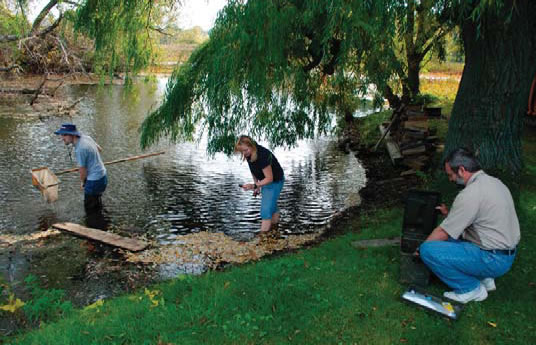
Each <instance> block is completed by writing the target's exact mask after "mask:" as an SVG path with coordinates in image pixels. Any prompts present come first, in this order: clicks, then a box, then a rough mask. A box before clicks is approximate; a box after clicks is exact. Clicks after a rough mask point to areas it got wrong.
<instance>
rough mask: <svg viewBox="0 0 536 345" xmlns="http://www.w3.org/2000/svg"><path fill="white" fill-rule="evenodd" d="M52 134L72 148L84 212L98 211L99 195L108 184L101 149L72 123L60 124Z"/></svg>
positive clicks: (100, 204) (99, 204)
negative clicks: (59, 137) (82, 191)
mask: <svg viewBox="0 0 536 345" xmlns="http://www.w3.org/2000/svg"><path fill="white" fill-rule="evenodd" d="M54 134H56V135H61V138H62V139H63V142H64V143H65V145H70V144H72V145H73V146H74V152H75V157H76V161H77V163H78V166H79V168H78V172H79V173H80V181H81V188H82V189H83V190H84V207H85V209H86V211H93V210H96V209H100V208H101V207H102V201H101V195H102V193H104V190H106V185H107V184H108V178H107V177H106V168H105V167H104V164H103V163H102V159H101V157H100V154H99V152H100V151H102V149H101V147H100V146H99V145H98V144H97V143H96V142H95V141H94V140H93V139H92V138H91V137H89V136H87V135H83V134H80V132H78V131H77V130H76V126H75V125H73V124H72V123H64V124H62V125H61V128H60V129H58V130H57V131H55V132H54Z"/></svg>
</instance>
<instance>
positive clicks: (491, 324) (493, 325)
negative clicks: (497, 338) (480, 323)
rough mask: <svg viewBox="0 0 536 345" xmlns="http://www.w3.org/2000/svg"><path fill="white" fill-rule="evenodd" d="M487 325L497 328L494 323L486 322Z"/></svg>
mask: <svg viewBox="0 0 536 345" xmlns="http://www.w3.org/2000/svg"><path fill="white" fill-rule="evenodd" d="M488 325H490V326H491V327H493V328H496V327H497V324H496V323H495V322H491V321H488Z"/></svg>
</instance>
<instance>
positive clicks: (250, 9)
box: [141, 1, 389, 153]
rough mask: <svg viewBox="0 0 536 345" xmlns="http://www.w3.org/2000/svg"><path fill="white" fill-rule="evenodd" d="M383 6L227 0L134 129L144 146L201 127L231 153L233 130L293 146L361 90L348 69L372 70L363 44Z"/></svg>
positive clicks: (362, 83) (213, 145)
mask: <svg viewBox="0 0 536 345" xmlns="http://www.w3.org/2000/svg"><path fill="white" fill-rule="evenodd" d="M382 4H383V3H382V2H381V1H378V2H374V3H369V2H351V3H348V2H346V1H335V2H334V3H333V6H325V4H324V3H323V2H317V1H307V2H303V1H289V2H285V3H284V4H282V3H279V2H278V1H248V2H247V3H245V4H244V3H243V2H242V1H230V2H229V4H228V5H227V6H226V7H225V8H224V9H223V10H222V12H221V14H220V16H219V17H218V19H217V21H216V24H215V26H214V28H213V29H212V30H211V33H210V40H209V42H207V43H206V44H204V45H203V46H201V47H200V48H199V49H198V50H197V51H196V52H195V53H194V54H192V56H191V57H190V60H189V62H188V63H187V64H185V65H184V66H183V67H181V69H180V70H179V71H176V72H175V73H174V74H173V76H172V77H171V79H170V82H169V84H168V88H167V92H166V96H165V101H164V103H163V104H162V106H161V107H160V108H159V109H158V110H156V111H155V112H154V113H152V114H151V115H150V116H149V117H148V118H147V120H146V121H145V123H144V124H143V126H142V139H141V144H142V146H144V147H145V146H148V145H150V144H152V143H154V142H155V141H156V140H158V139H159V138H160V137H161V136H162V135H169V136H170V137H171V139H172V140H177V139H185V138H192V137H194V136H197V137H199V136H201V134H203V133H206V134H207V136H208V139H209V141H208V142H209V144H208V150H209V152H217V151H224V152H226V153H230V152H231V150H232V145H233V143H234V142H235V137H236V136H237V135H238V134H239V133H247V134H250V135H252V136H253V137H255V138H258V139H261V138H264V139H267V140H268V141H269V142H270V143H271V144H272V145H276V146H280V145H283V146H292V145H294V144H295V143H296V142H297V140H299V139H302V138H310V137H313V136H314V135H316V134H322V133H326V132H328V131H330V130H331V129H332V122H333V121H332V117H333V113H334V112H341V111H343V110H344V109H347V108H348V106H346V105H345V102H346V100H347V99H348V97H347V95H352V96H354V97H359V96H362V95H364V94H365V93H366V92H367V84H368V83H367V81H366V80H361V79H359V78H355V76H360V75H366V73H364V72H365V70H366V69H371V70H372V69H375V67H376V65H374V66H370V65H366V64H365V62H366V60H365V56H366V54H367V49H363V48H365V47H370V46H372V45H374V44H375V43H377V41H378V40H377V39H376V37H377V38H379V39H380V38H381V37H380V36H374V30H377V29H378V28H379V27H383V28H384V30H385V29H388V28H389V27H388V26H386V25H384V24H385V23H384V21H385V17H382V16H381V15H380V14H381V12H382V11H383V7H382ZM261 23H262V25H261ZM335 66H337V69H335ZM380 70H381V69H380ZM196 131H197V132H196Z"/></svg>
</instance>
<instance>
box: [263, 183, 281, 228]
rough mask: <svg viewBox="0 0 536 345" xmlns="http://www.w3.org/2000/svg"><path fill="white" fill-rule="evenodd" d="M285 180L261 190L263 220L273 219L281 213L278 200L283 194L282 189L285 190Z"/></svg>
mask: <svg viewBox="0 0 536 345" xmlns="http://www.w3.org/2000/svg"><path fill="white" fill-rule="evenodd" d="M284 182H285V180H281V181H277V182H272V183H270V184H267V185H266V186H263V187H262V189H261V196H262V199H261V219H262V220H267V219H272V216H273V215H274V213H277V212H279V207H277V200H278V199H279V194H281V189H283V183H284Z"/></svg>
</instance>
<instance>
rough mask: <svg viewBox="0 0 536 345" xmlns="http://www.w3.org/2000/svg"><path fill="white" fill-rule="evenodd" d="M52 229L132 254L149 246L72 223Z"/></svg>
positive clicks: (54, 226) (61, 224)
mask: <svg viewBox="0 0 536 345" xmlns="http://www.w3.org/2000/svg"><path fill="white" fill-rule="evenodd" d="M52 227H53V228H55V229H58V230H62V231H66V232H69V233H71V234H73V235H75V236H79V237H84V238H89V239H92V240H95V241H99V242H102V243H106V244H109V245H111V246H114V247H119V248H124V249H127V250H130V251H132V252H138V251H140V250H143V249H145V248H147V246H148V245H149V244H148V243H147V242H144V241H140V240H136V239H133V238H127V237H122V236H119V235H116V234H112V233H109V232H106V231H102V230H98V229H93V228H86V227H85V226H82V225H79V224H74V223H56V224H53V225H52Z"/></svg>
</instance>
